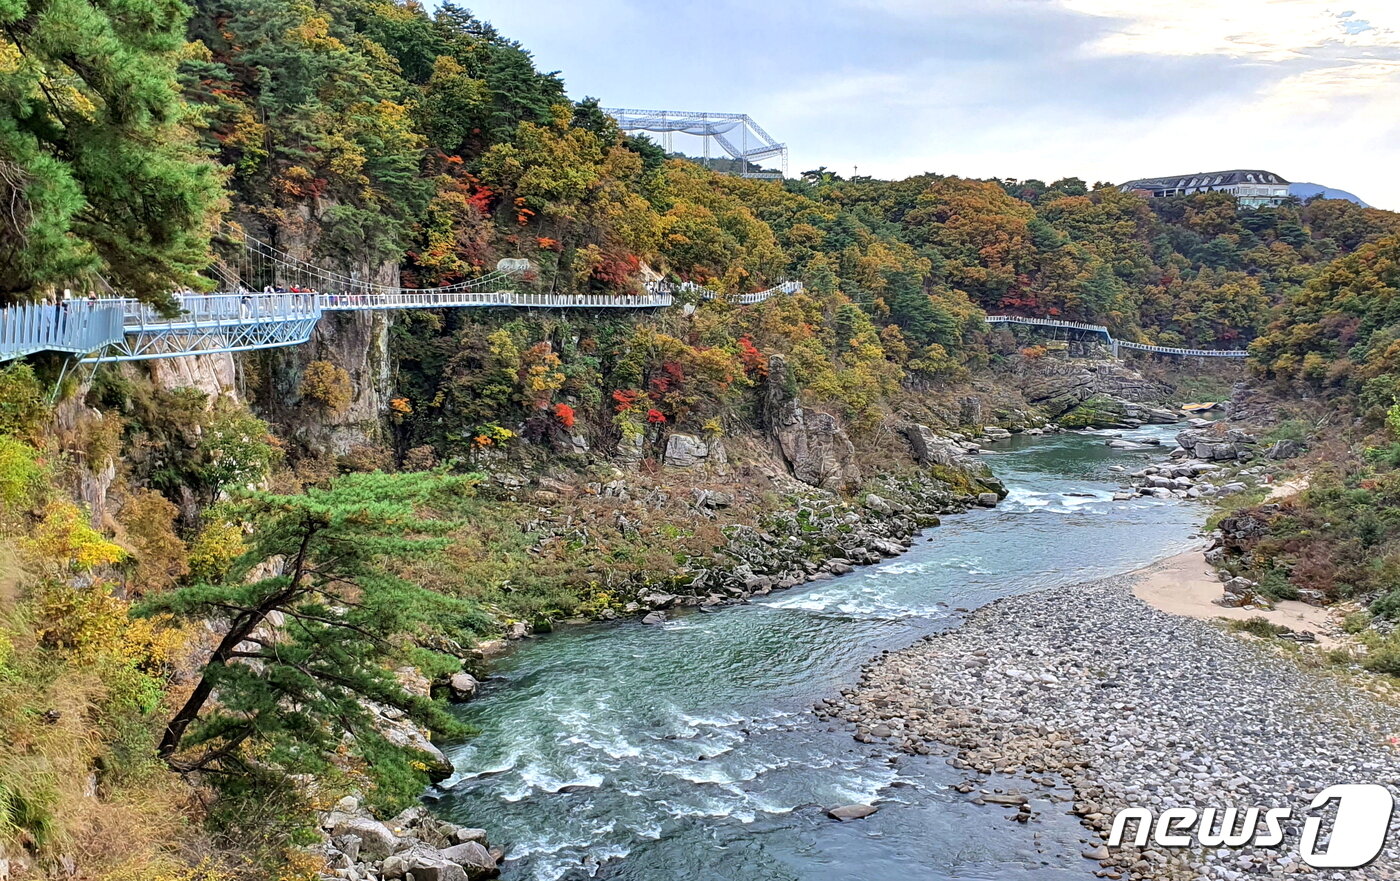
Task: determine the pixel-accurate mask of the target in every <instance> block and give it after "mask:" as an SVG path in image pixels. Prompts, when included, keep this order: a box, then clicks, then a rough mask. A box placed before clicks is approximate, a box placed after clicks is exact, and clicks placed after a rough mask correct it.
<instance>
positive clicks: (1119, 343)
mask: <svg viewBox="0 0 1400 881" xmlns="http://www.w3.org/2000/svg"><path fill="white" fill-rule="evenodd" d="M986 321H987V323H988V324H1029V325H1035V326H1039V327H1059V328H1067V329H1070V330H1083V331H1089V332H1091V333H1101V334H1103V335H1104V338H1105V339H1106V340H1108V343H1109V345H1110V346H1112V347H1113V354H1114V355H1117V354H1118V350H1119V349H1133V350H1135V351H1139V352H1156V353H1157V354H1161V355H1177V356H1181V357H1187V358H1248V357H1249V352H1247V351H1245V350H1244V349H1179V348H1175V347H1172V346H1153V345H1149V344H1147V343H1130V342H1128V341H1126V340H1118V339H1114V338H1113V334H1111V333H1109V332H1108V328H1107V327H1104V326H1103V325H1102V324H1082V323H1080V322H1078V321H1059V320H1057V319H1053V318H1023V317H1021V316H1020V315H988V316H987V318H986Z"/></svg>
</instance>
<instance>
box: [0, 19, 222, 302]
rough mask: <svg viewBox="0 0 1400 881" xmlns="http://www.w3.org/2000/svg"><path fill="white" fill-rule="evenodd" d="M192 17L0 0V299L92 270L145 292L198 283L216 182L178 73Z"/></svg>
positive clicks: (133, 291)
mask: <svg viewBox="0 0 1400 881" xmlns="http://www.w3.org/2000/svg"><path fill="white" fill-rule="evenodd" d="M188 14H189V10H188V8H187V7H186V6H185V5H184V4H183V3H180V2H161V0H124V2H113V0H0V204H3V205H5V206H6V210H4V211H0V297H7V298H26V297H34V296H36V295H38V294H40V293H43V292H44V291H45V290H46V289H47V288H51V287H53V286H56V285H62V284H65V283H74V282H79V281H82V280H84V279H91V277H92V276H94V275H97V274H100V275H102V276H103V277H104V278H105V279H106V280H107V281H108V282H109V283H110V284H111V285H112V286H113V287H114V288H116V289H118V290H120V291H121V292H122V293H124V294H128V295H134V296H138V297H142V298H146V299H152V300H160V299H163V298H164V295H165V292H166V291H168V290H169V289H170V288H171V287H172V286H173V285H177V284H193V283H196V273H197V271H198V270H199V269H201V268H202V267H204V266H205V265H206V264H207V263H208V258H207V254H208V245H209V225H210V223H209V221H210V218H211V215H212V214H213V212H214V211H215V210H216V208H217V205H218V200H219V183H218V177H217V174H216V172H215V170H214V167H213V165H212V164H210V163H209V162H207V161H205V160H204V159H203V158H202V157H201V156H200V155H199V153H198V151H197V150H196V148H195V146H194V140H193V136H192V134H191V132H190V130H189V127H188V125H187V123H188V122H189V121H190V120H189V110H188V108H187V107H186V105H185V104H184V103H183V102H182V101H181V100H180V98H179V89H178V85H177V82H176V79H175V64H176V61H177V54H178V53H179V51H180V49H181V47H182V46H183V44H184V33H185V22H186V19H187V17H188Z"/></svg>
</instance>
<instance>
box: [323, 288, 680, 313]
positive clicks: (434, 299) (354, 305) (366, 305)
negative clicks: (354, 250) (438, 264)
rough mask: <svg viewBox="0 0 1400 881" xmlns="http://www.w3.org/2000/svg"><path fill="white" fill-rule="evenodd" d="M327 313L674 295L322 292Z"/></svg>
mask: <svg viewBox="0 0 1400 881" xmlns="http://www.w3.org/2000/svg"><path fill="white" fill-rule="evenodd" d="M320 303H321V308H322V309H324V310H326V311H328V312H345V311H356V310H370V309H375V310H378V309H433V308H447V307H459V306H520V307H525V308H530V307H534V308H555V309H567V308H573V309H579V308H584V309H656V308H664V307H666V306H670V305H671V294H670V293H660V292H656V293H653V292H648V293H645V294H536V293H517V292H515V291H456V292H431V293H399V294H353V293H352V294H322V295H320Z"/></svg>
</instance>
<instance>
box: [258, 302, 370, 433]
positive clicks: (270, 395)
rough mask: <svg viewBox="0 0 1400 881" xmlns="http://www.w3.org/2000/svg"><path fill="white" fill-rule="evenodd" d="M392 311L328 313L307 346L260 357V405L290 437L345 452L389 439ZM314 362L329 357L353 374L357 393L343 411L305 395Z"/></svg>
mask: <svg viewBox="0 0 1400 881" xmlns="http://www.w3.org/2000/svg"><path fill="white" fill-rule="evenodd" d="M390 315H392V313H387V312H338V313H331V314H328V315H326V316H325V317H324V318H322V319H321V322H320V323H319V324H318V325H317V326H316V332H315V334H313V336H312V338H311V342H310V343H308V344H307V345H304V346H290V347H287V348H282V349H272V350H270V351H269V352H267V353H264V354H262V355H261V356H260V357H259V359H258V360H259V369H258V373H259V375H260V380H261V381H260V384H259V388H258V392H257V395H256V402H255V403H256V406H257V408H258V410H259V412H260V413H261V414H262V415H264V416H265V417H266V418H267V419H268V420H270V421H271V422H273V423H275V424H277V425H278V426H279V427H280V429H281V431H280V433H281V434H282V435H283V436H284V437H285V438H286V439H287V440H289V441H292V442H294V443H296V444H299V445H301V446H304V447H305V448H307V449H309V450H315V451H322V452H327V453H331V454H333V455H345V454H346V453H349V452H351V451H353V450H355V449H356V448H357V447H364V446H367V445H377V444H382V443H383V442H384V439H385V438H384V422H383V415H384V412H385V410H386V409H387V407H388V403H389V395H390V393H391V391H392V389H393V371H392V363H391V360H390V357H389V327H390V326H391V322H392V319H391V318H390V317H389V316H390ZM313 361H328V362H330V363H331V364H334V365H335V366H336V367H340V368H343V369H344V370H345V371H346V372H347V373H349V374H350V387H351V389H352V390H353V394H352V397H351V400H350V403H349V405H348V406H347V407H345V408H344V409H342V410H330V409H328V408H326V407H325V406H322V405H321V404H320V403H318V402H314V401H308V400H306V399H305V398H304V396H303V394H302V377H303V376H304V374H305V371H306V366H307V365H308V364H310V363H312V362H313Z"/></svg>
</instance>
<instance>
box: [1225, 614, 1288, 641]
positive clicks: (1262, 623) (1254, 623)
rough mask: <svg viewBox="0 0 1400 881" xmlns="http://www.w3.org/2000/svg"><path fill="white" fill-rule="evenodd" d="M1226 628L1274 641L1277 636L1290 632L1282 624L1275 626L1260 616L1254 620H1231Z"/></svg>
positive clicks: (1256, 616)
mask: <svg viewBox="0 0 1400 881" xmlns="http://www.w3.org/2000/svg"><path fill="white" fill-rule="evenodd" d="M1225 626H1226V627H1228V628H1230V629H1231V630H1233V631H1235V632H1236V633H1248V634H1250V635H1251V636H1257V637H1259V638H1260V639H1273V638H1274V637H1276V636H1282V635H1283V634H1285V633H1288V632H1290V631H1289V629H1288V628H1287V627H1284V626H1283V625H1282V624H1275V623H1273V622H1272V621H1270V620H1268V619H1267V618H1264V617H1261V616H1259V615H1255V616H1254V617H1253V618H1246V619H1244V620H1243V621H1238V620H1231V621H1229V622H1227V623H1226V625H1225Z"/></svg>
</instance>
